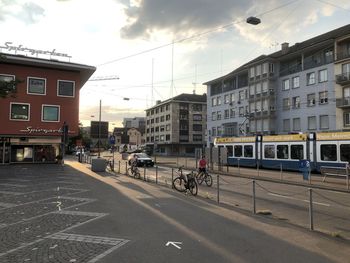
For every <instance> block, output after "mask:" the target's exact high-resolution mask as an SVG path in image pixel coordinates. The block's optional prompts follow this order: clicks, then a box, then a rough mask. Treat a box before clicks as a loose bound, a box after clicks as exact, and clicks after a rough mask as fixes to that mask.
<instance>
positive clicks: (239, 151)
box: [234, 145, 242, 157]
mask: <svg viewBox="0 0 350 263" xmlns="http://www.w3.org/2000/svg"><path fill="white" fill-rule="evenodd" d="M234 149H235V157H242V145H235V146H234Z"/></svg>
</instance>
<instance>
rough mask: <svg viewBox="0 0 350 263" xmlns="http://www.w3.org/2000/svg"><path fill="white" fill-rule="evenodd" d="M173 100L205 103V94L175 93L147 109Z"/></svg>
mask: <svg viewBox="0 0 350 263" xmlns="http://www.w3.org/2000/svg"><path fill="white" fill-rule="evenodd" d="M173 101H177V102H191V103H196V102H197V103H207V94H205V93H203V94H202V95H199V94H188V93H182V94H180V95H177V96H175V97H173V98H170V99H167V100H164V101H162V102H160V103H158V104H156V105H154V106H153V107H150V108H148V109H146V111H147V110H150V109H154V108H156V107H159V106H160V105H164V104H166V103H169V102H173Z"/></svg>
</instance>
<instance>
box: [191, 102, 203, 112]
mask: <svg viewBox="0 0 350 263" xmlns="http://www.w3.org/2000/svg"><path fill="white" fill-rule="evenodd" d="M192 110H193V111H202V104H193V105H192Z"/></svg>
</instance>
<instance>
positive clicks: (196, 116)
mask: <svg viewBox="0 0 350 263" xmlns="http://www.w3.org/2000/svg"><path fill="white" fill-rule="evenodd" d="M193 120H194V121H201V120H202V114H193Z"/></svg>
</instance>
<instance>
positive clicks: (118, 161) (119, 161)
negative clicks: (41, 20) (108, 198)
mask: <svg viewBox="0 0 350 263" xmlns="http://www.w3.org/2000/svg"><path fill="white" fill-rule="evenodd" d="M118 174H120V160H119V161H118Z"/></svg>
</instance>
